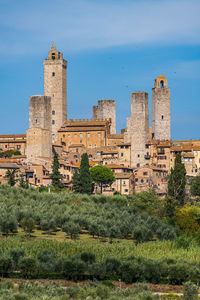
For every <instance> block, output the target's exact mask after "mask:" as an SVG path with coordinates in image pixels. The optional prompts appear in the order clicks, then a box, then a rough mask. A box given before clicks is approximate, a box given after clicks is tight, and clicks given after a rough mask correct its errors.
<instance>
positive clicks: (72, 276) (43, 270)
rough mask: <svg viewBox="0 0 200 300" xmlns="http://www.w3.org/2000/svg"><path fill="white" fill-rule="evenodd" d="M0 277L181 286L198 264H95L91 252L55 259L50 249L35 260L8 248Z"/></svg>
mask: <svg viewBox="0 0 200 300" xmlns="http://www.w3.org/2000/svg"><path fill="white" fill-rule="evenodd" d="M0 274H1V276H4V277H20V278H29V279H30V278H62V279H67V280H73V281H80V280H93V281H94V280H99V281H101V280H121V281H124V282H126V283H134V282H151V283H169V284H182V283H183V282H186V281H188V280H193V281H196V280H198V278H199V276H200V265H199V264H197V263H192V262H187V261H184V260H178V261H177V260H175V259H174V260H173V259H165V258H163V259H161V260H156V261H155V260H152V259H146V258H142V257H139V258H138V257H134V256H131V257H126V258H125V257H122V258H120V259H116V258H109V257H107V258H106V259H105V260H104V261H102V262H97V261H96V257H95V254H94V253H91V252H82V253H80V254H78V253H77V254H76V255H70V256H68V257H64V256H61V257H59V256H56V254H55V253H54V252H53V251H51V250H41V251H40V252H39V253H38V254H37V257H36V258H34V257H30V256H25V252H24V249H23V248H13V249H10V252H9V255H7V256H2V255H1V256H0Z"/></svg>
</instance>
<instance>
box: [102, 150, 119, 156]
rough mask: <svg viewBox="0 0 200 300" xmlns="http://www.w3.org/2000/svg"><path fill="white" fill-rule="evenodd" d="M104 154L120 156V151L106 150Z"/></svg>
mask: <svg viewBox="0 0 200 300" xmlns="http://www.w3.org/2000/svg"><path fill="white" fill-rule="evenodd" d="M104 154H118V151H116V150H105V151H103V155H104Z"/></svg>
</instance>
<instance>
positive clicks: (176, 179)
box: [168, 153, 186, 206]
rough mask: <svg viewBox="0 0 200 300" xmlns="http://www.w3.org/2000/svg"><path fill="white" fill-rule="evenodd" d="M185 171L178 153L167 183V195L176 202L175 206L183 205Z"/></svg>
mask: <svg viewBox="0 0 200 300" xmlns="http://www.w3.org/2000/svg"><path fill="white" fill-rule="evenodd" d="M185 186H186V170H185V165H184V164H183V163H182V161H181V154H180V153H178V154H177V155H176V158H175V164H174V169H171V174H170V177H169V181H168V195H169V196H172V197H173V198H174V200H175V201H176V205H179V206H182V205H184V203H185Z"/></svg>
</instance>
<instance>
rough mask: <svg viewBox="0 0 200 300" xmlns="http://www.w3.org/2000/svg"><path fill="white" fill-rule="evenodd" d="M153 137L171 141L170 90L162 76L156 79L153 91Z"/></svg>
mask: <svg viewBox="0 0 200 300" xmlns="http://www.w3.org/2000/svg"><path fill="white" fill-rule="evenodd" d="M152 137H153V138H154V139H155V140H170V139H171V117H170V89H169V88H168V87H167V79H166V78H165V77H164V76H162V75H160V76H158V77H157V78H156V79H155V81H154V88H153V89H152Z"/></svg>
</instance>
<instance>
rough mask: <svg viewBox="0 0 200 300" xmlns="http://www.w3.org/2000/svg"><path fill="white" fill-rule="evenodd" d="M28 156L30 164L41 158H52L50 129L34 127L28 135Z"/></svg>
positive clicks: (29, 130)
mask: <svg viewBox="0 0 200 300" xmlns="http://www.w3.org/2000/svg"><path fill="white" fill-rule="evenodd" d="M26 139H27V147H26V156H27V160H28V161H30V162H35V160H36V159H37V158H39V157H43V158H50V157H51V152H52V142H51V133H50V131H49V130H48V129H44V128H41V127H33V128H30V129H28V130H27V133H26Z"/></svg>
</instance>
